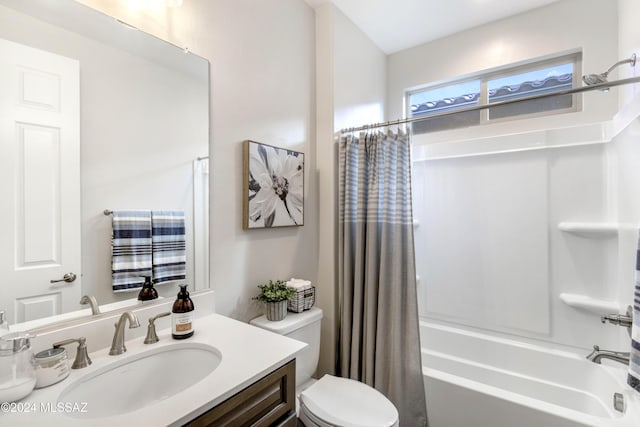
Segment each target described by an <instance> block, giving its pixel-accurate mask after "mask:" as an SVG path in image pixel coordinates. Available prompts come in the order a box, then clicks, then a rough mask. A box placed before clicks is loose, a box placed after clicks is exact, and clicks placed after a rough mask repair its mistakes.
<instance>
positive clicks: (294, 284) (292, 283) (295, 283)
mask: <svg viewBox="0 0 640 427" xmlns="http://www.w3.org/2000/svg"><path fill="white" fill-rule="evenodd" d="M287 286H288V287H290V288H294V289H297V290H303V289H308V288H310V287H311V281H310V280H303V279H294V278H293V277H292V278H291V280H288V281H287Z"/></svg>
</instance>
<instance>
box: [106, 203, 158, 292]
mask: <svg viewBox="0 0 640 427" xmlns="http://www.w3.org/2000/svg"><path fill="white" fill-rule="evenodd" d="M111 273H112V277H113V291H114V292H124V291H130V290H136V289H138V288H141V287H142V284H143V283H144V277H143V276H150V275H151V211H144V210H121V211H113V234H112V240H111Z"/></svg>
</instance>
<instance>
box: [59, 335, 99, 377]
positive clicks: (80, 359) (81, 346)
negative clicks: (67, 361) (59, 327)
mask: <svg viewBox="0 0 640 427" xmlns="http://www.w3.org/2000/svg"><path fill="white" fill-rule="evenodd" d="M74 342H77V343H78V348H77V349H76V359H75V360H74V361H73V364H72V365H71V369H82V368H86V367H87V366H89V365H91V359H90V358H89V354H88V352H87V339H86V338H85V337H80V338H69V339H68V340H63V341H59V342H56V343H53V348H58V347H62V346H63V345H67V344H71V343H74Z"/></svg>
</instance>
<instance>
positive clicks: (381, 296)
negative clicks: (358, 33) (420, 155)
mask: <svg viewBox="0 0 640 427" xmlns="http://www.w3.org/2000/svg"><path fill="white" fill-rule="evenodd" d="M410 154H411V147H410V144H409V137H408V135H406V134H404V133H402V132H398V134H392V133H391V132H389V133H388V134H384V133H381V132H369V133H365V132H362V133H360V134H359V136H355V135H353V134H348V135H345V136H342V137H341V138H340V141H339V165H338V173H339V183H338V185H339V221H338V274H339V278H338V286H339V305H340V306H339V317H340V330H339V334H338V361H337V370H338V375H341V376H343V377H347V378H352V379H355V380H358V381H362V382H364V383H366V384H368V385H370V386H372V387H374V388H376V389H377V390H379V391H380V392H382V393H383V394H384V395H386V396H387V397H388V398H389V400H391V401H392V402H393V404H394V405H395V406H396V408H397V409H398V412H399V414H400V425H401V426H403V427H414V426H416V427H420V426H426V425H427V416H426V404H425V396H424V385H423V380H422V369H421V362H420V337H419V332H418V307H417V296H416V272H415V260H414V248H413V217H412V211H411V209H412V208H411V160H410V157H411V156H410Z"/></svg>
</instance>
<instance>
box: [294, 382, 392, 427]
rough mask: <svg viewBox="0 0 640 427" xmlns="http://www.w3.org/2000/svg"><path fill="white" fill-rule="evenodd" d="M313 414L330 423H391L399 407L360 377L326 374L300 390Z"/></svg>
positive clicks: (384, 426) (359, 426) (353, 426)
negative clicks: (353, 378) (340, 376)
mask: <svg viewBox="0 0 640 427" xmlns="http://www.w3.org/2000/svg"><path fill="white" fill-rule="evenodd" d="M300 400H301V401H302V404H303V405H304V407H305V408H307V409H308V410H309V411H310V412H311V413H312V414H313V415H315V416H316V417H317V418H319V419H321V420H322V421H324V422H326V423H327V424H330V425H337V426H343V427H389V426H392V425H394V424H395V423H396V422H397V421H398V411H397V410H396V408H395V406H393V404H392V403H391V402H390V401H389V400H388V399H387V398H386V397H384V395H383V394H382V393H380V392H379V391H378V390H376V389H374V388H373V387H369V386H368V385H366V384H363V383H361V382H358V381H354V380H350V379H347V378H338V377H334V376H331V375H325V376H324V377H322V378H321V379H320V380H318V381H316V383H315V384H313V385H312V386H311V387H309V388H308V389H306V390H305V391H303V392H302V393H301V394H300Z"/></svg>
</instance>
